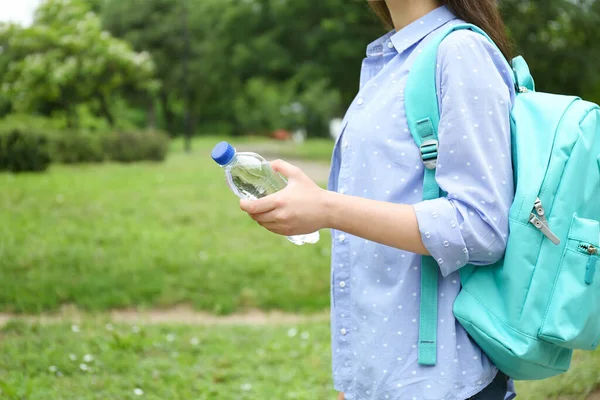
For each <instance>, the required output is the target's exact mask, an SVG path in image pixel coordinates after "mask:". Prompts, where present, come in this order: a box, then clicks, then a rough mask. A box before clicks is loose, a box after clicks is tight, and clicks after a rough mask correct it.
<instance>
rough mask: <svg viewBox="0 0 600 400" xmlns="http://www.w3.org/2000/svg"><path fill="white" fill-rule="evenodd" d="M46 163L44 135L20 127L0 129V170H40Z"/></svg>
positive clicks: (46, 141) (47, 152) (46, 139)
mask: <svg viewBox="0 0 600 400" xmlns="http://www.w3.org/2000/svg"><path fill="white" fill-rule="evenodd" d="M48 165H50V154H49V151H48V137H47V136H46V135H44V134H41V133H39V132H34V131H29V130H25V129H20V128H14V129H6V130H0V171H11V172H28V171H31V172H41V171H45V170H46V169H47V168H48Z"/></svg>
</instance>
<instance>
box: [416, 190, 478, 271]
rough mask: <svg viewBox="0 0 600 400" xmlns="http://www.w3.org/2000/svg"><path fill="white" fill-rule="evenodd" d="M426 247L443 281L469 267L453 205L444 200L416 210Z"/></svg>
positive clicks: (429, 203)
mask: <svg viewBox="0 0 600 400" xmlns="http://www.w3.org/2000/svg"><path fill="white" fill-rule="evenodd" d="M413 208H414V210H415V214H416V216H417V222H418V224H419V232H420V233H421V239H422V241H423V245H424V246H425V248H426V249H427V251H429V254H431V256H432V257H433V258H434V259H435V260H436V261H437V263H438V265H439V267H440V271H441V272H442V275H443V276H444V277H446V276H448V275H450V274H451V273H453V272H455V271H457V270H458V269H460V268H461V267H464V266H465V265H467V264H468V263H469V251H468V250H467V246H466V244H465V241H464V239H463V236H462V233H461V230H460V225H459V223H458V218H457V215H456V210H455V208H454V205H453V204H452V203H451V202H450V201H449V200H448V199H447V198H445V197H442V198H439V199H434V200H425V201H423V202H421V203H418V204H415V205H414V206H413Z"/></svg>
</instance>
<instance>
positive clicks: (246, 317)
mask: <svg viewBox="0 0 600 400" xmlns="http://www.w3.org/2000/svg"><path fill="white" fill-rule="evenodd" d="M90 319H91V320H94V319H96V320H100V321H107V320H110V321H112V322H117V323H126V324H139V325H146V324H150V325H153V324H184V325H208V326H211V325H257V326H258V325H294V324H303V323H309V322H323V321H328V320H329V311H328V310H324V311H322V312H319V313H314V314H294V313H284V312H280V311H269V312H266V311H261V310H249V311H245V312H241V313H234V314H230V315H214V314H211V313H208V312H203V311H196V310H194V309H193V308H192V307H190V306H184V305H182V306H177V307H173V308H168V309H150V310H135V309H125V310H111V311H109V312H103V313H92V314H90V313H86V312H82V311H80V310H77V309H76V308H74V307H70V306H65V307H62V308H61V310H60V311H59V312H57V313H43V314H40V315H21V314H11V313H0V327H2V326H4V325H6V324H7V323H8V322H10V321H14V320H21V321H27V322H32V323H40V324H54V323H61V322H69V323H71V322H81V321H82V320H90Z"/></svg>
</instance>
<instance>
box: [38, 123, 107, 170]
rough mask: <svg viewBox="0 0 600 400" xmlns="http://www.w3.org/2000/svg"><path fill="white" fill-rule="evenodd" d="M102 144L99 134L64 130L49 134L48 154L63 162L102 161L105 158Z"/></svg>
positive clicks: (55, 160) (53, 158)
mask: <svg viewBox="0 0 600 400" xmlns="http://www.w3.org/2000/svg"><path fill="white" fill-rule="evenodd" d="M102 146H103V144H102V135H100V134H96V133H95V134H89V133H76V132H66V131H65V132H61V133H58V134H53V135H52V136H51V140H50V156H51V157H52V161H54V162H59V163H64V164H78V163H93V162H102V161H104V159H105V158H106V157H105V155H104V149H103V147H102Z"/></svg>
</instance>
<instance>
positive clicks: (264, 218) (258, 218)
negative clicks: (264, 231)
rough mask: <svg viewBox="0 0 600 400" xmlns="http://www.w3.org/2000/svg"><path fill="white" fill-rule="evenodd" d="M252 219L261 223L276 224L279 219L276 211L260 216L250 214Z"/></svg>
mask: <svg viewBox="0 0 600 400" xmlns="http://www.w3.org/2000/svg"><path fill="white" fill-rule="evenodd" d="M250 217H251V218H252V219H253V220H255V221H256V222H259V223H266V222H276V221H277V217H276V215H275V211H267V212H264V213H260V214H250Z"/></svg>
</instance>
